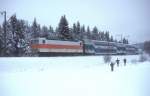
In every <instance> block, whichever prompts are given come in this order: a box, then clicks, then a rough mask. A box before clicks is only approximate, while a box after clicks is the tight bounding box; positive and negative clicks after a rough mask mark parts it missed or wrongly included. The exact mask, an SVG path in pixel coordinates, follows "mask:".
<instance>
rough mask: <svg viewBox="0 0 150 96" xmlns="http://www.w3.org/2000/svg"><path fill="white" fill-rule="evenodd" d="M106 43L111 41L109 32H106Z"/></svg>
mask: <svg viewBox="0 0 150 96" xmlns="http://www.w3.org/2000/svg"><path fill="white" fill-rule="evenodd" d="M105 41H110V38H109V32H108V31H106V33H105Z"/></svg>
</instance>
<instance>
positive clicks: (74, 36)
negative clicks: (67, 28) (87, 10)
mask: <svg viewBox="0 0 150 96" xmlns="http://www.w3.org/2000/svg"><path fill="white" fill-rule="evenodd" d="M72 35H73V39H74V40H77V26H76V24H75V23H74V24H73V27H72Z"/></svg>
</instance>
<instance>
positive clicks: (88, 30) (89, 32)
mask: <svg viewBox="0 0 150 96" xmlns="http://www.w3.org/2000/svg"><path fill="white" fill-rule="evenodd" d="M87 39H90V40H91V39H92V37H91V31H90V27H89V26H88V27H87Z"/></svg>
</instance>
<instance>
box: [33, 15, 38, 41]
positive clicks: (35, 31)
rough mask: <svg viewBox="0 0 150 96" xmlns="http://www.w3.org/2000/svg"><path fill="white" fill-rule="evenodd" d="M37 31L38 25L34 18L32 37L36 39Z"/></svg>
mask: <svg viewBox="0 0 150 96" xmlns="http://www.w3.org/2000/svg"><path fill="white" fill-rule="evenodd" d="M39 30H40V25H38V24H37V21H36V18H34V21H33V23H32V31H33V33H32V37H33V38H37V37H39Z"/></svg>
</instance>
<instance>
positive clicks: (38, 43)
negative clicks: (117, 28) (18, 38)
mask: <svg viewBox="0 0 150 96" xmlns="http://www.w3.org/2000/svg"><path fill="white" fill-rule="evenodd" d="M31 48H32V50H33V51H36V52H38V54H39V55H40V56H48V55H51V56H55V55H106V54H111V55H129V54H130V55H134V54H138V53H139V52H138V48H136V47H135V46H133V45H129V44H123V43H116V42H108V41H99V40H84V41H77V40H74V41H68V40H48V39H46V38H37V39H33V40H31Z"/></svg>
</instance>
